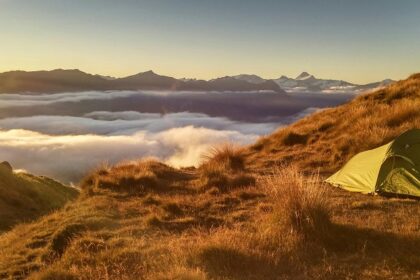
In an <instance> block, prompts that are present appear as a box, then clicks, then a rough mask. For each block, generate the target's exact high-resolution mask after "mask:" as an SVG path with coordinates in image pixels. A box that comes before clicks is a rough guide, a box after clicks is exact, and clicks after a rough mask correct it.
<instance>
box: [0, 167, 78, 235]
mask: <svg viewBox="0 0 420 280" xmlns="http://www.w3.org/2000/svg"><path fill="white" fill-rule="evenodd" d="M77 195H78V191H77V190H76V189H74V188H70V187H66V186H64V185H62V184H60V183H58V182H56V181H54V180H52V179H49V178H47V177H37V176H33V175H30V174H25V173H19V174H16V173H12V172H11V170H9V169H6V168H4V167H3V166H1V165H0V232H2V231H6V230H8V229H10V228H11V227H12V226H14V225H16V224H17V223H20V222H26V221H31V220H34V219H35V218H38V217H39V216H41V215H44V214H47V213H49V212H51V211H52V210H55V209H58V208H60V207H62V206H63V205H64V204H65V203H67V202H68V201H70V200H72V199H74V198H76V196H77Z"/></svg>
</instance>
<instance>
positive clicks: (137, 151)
mask: <svg viewBox="0 0 420 280" xmlns="http://www.w3.org/2000/svg"><path fill="white" fill-rule="evenodd" d="M257 137H258V136H257V135H256V134H253V135H251V134H249V135H246V134H242V133H240V132H238V131H229V130H214V129H209V128H203V127H201V128H197V127H193V126H185V127H178V128H172V129H168V130H164V131H162V132H157V133H151V132H137V133H134V134H132V135H93V134H85V135H48V134H43V133H39V132H34V131H29V130H22V129H13V130H7V131H0V154H1V160H7V161H9V162H11V163H12V165H13V166H15V167H16V168H19V169H25V170H28V171H29V172H31V173H35V174H39V175H47V176H51V177H53V178H57V179H59V180H61V181H63V182H66V183H68V182H70V181H73V182H77V181H78V180H79V179H80V178H81V176H83V174H85V172H86V171H88V170H89V169H91V168H93V167H94V166H96V165H98V164H99V163H101V162H109V163H116V162H118V161H121V160H125V159H137V158H140V157H147V156H155V157H158V158H159V159H161V160H163V161H166V162H168V163H169V164H172V165H174V166H190V165H195V164H198V163H199V161H200V159H201V156H202V154H203V153H204V152H205V151H206V150H208V148H210V147H211V146H213V145H216V144H218V143H222V142H228V141H232V142H236V143H241V144H246V143H251V142H253V141H255V139H256V138H257Z"/></svg>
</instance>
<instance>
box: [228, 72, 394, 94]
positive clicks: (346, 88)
mask: <svg viewBox="0 0 420 280" xmlns="http://www.w3.org/2000/svg"><path fill="white" fill-rule="evenodd" d="M234 78H235V79H238V80H242V81H247V82H249V83H257V84H258V83H262V82H264V81H265V80H264V79H263V78H261V77H259V76H257V75H246V74H241V75H237V76H234ZM272 81H274V82H275V83H276V84H278V85H279V86H280V87H281V88H282V89H284V90H285V91H288V92H326V93H339V92H361V91H368V90H372V89H376V88H379V87H384V86H387V85H389V84H391V83H393V82H394V81H393V80H390V79H385V80H383V81H380V82H374V83H369V84H364V85H359V84H354V83H350V82H346V81H343V80H332V79H319V78H316V77H315V76H314V75H311V74H309V73H308V72H302V73H301V74H300V75H298V76H297V77H296V78H294V79H293V78H289V77H287V76H281V77H280V78H278V79H273V80H272Z"/></svg>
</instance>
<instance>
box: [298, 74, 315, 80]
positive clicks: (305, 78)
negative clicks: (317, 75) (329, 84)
mask: <svg viewBox="0 0 420 280" xmlns="http://www.w3.org/2000/svg"><path fill="white" fill-rule="evenodd" d="M312 77H314V76H312V75H311V74H309V73H308V72H302V73H300V75H299V76H297V77H296V80H307V79H309V78H312Z"/></svg>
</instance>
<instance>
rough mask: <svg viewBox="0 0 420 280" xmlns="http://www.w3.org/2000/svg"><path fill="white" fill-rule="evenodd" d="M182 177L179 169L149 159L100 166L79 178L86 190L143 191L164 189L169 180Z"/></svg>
mask: <svg viewBox="0 0 420 280" xmlns="http://www.w3.org/2000/svg"><path fill="white" fill-rule="evenodd" d="M184 178H186V175H185V174H184V173H183V172H180V171H178V170H176V169H174V168H172V167H169V166H167V165H165V164H163V163H160V162H158V161H156V160H150V159H149V160H139V161H129V162H122V163H120V164H117V165H115V166H113V167H109V166H106V165H105V166H100V167H98V168H96V169H94V170H93V171H92V172H91V173H90V174H88V175H87V176H86V177H85V178H84V179H83V180H82V182H81V183H80V187H81V188H82V189H84V190H86V191H87V193H89V194H92V193H93V192H95V190H99V189H108V190H113V191H118V192H129V193H138V194H146V193H148V192H150V191H152V192H158V191H165V190H168V188H170V186H171V180H174V179H175V180H176V179H178V180H182V179H184Z"/></svg>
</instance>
